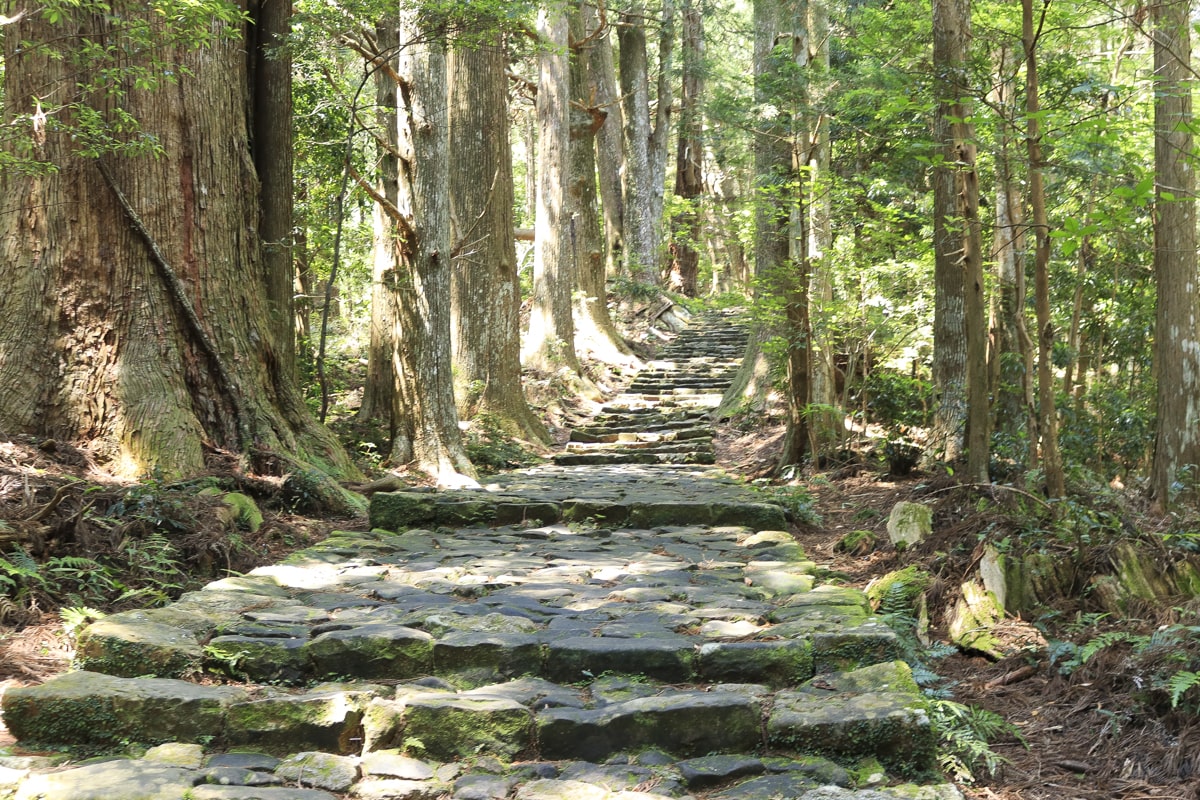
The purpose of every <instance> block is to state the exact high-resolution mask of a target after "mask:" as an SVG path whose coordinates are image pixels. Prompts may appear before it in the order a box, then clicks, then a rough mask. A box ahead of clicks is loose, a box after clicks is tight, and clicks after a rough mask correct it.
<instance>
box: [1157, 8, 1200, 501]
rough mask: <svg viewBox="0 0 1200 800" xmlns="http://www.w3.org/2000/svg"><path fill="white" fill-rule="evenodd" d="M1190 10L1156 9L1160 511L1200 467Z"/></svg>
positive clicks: (1198, 351)
mask: <svg viewBox="0 0 1200 800" xmlns="http://www.w3.org/2000/svg"><path fill="white" fill-rule="evenodd" d="M1190 5H1191V4H1190V3H1189V2H1187V0H1163V2H1160V3H1156V4H1155V5H1154V6H1153V9H1154V11H1153V13H1154V172H1155V181H1154V183H1155V221H1154V272H1155V277H1156V281H1157V297H1158V310H1157V314H1156V321H1155V337H1154V343H1155V349H1154V364H1155V368H1156V369H1157V371H1158V422H1157V433H1156V436H1155V440H1154V462H1153V465H1152V467H1151V471H1150V493H1151V497H1152V498H1153V501H1154V507H1155V509H1156V510H1158V511H1159V512H1162V511H1165V510H1166V509H1167V508H1168V506H1169V505H1170V502H1171V487H1172V484H1173V483H1174V482H1175V481H1176V480H1177V478H1178V476H1179V472H1180V470H1181V469H1184V468H1191V469H1193V470H1194V469H1195V467H1196V466H1197V465H1198V464H1200V419H1197V417H1198V416H1200V410H1198V408H1197V406H1198V405H1200V402H1198V400H1200V341H1198V337H1200V332H1198V331H1197V322H1196V303H1197V299H1198V298H1197V287H1196V281H1197V274H1196V273H1197V271H1196V200H1195V197H1196V176H1195V171H1194V168H1193V166H1192V164H1191V159H1192V157H1193V155H1194V153H1193V151H1192V146H1193V137H1192V124H1193V120H1192V83H1191V82H1192V72H1191V57H1192V43H1191V30H1190V20H1189V11H1190ZM1194 479H1195V473H1194V472H1193V475H1192V480H1194Z"/></svg>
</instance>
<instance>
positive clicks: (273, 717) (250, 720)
mask: <svg viewBox="0 0 1200 800" xmlns="http://www.w3.org/2000/svg"><path fill="white" fill-rule="evenodd" d="M376 696H378V690H376V689H372V688H368V687H358V688H355V687H353V686H341V685H339V686H328V687H317V688H315V689H312V690H310V691H307V692H300V693H285V692H271V693H268V694H267V695H266V696H263V697H257V698H255V699H253V700H247V701H245V702H240V703H234V704H233V705H231V706H230V708H229V714H228V723H227V734H226V740H227V741H228V743H229V744H231V745H234V746H238V745H252V746H254V747H256V748H262V749H264V750H266V751H268V752H271V753H276V754H280V755H283V754H287V753H295V752H298V751H302V750H324V751H327V752H333V753H342V754H344V755H348V754H350V753H353V752H356V751H357V750H358V749H359V747H360V746H361V743H360V742H359V740H358V734H359V727H360V725H361V724H362V718H363V714H364V712H365V711H366V709H367V706H368V705H369V704H370V702H371V700H373V699H374V698H375V697H376Z"/></svg>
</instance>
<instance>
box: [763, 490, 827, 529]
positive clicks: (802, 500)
mask: <svg viewBox="0 0 1200 800" xmlns="http://www.w3.org/2000/svg"><path fill="white" fill-rule="evenodd" d="M754 488H756V489H757V490H758V491H760V492H762V493H763V494H765V495H766V499H767V500H768V502H772V503H775V504H776V505H779V506H782V507H783V510H784V511H786V512H787V514H788V516H789V517H790V518H791V519H793V520H795V521H796V522H798V523H800V524H802V525H810V526H813V527H816V526H818V525H820V524H821V515H820V514H819V513H818V512H817V498H816V497H814V496H813V493H812V492H811V491H809V490H808V488H807V487H805V486H799V485H788V486H769V487H762V486H755V487H754Z"/></svg>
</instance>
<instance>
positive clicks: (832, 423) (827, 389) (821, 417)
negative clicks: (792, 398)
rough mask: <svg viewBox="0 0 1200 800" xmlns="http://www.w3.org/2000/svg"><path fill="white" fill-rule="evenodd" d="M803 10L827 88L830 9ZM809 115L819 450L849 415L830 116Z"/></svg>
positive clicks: (810, 67) (808, 6)
mask: <svg viewBox="0 0 1200 800" xmlns="http://www.w3.org/2000/svg"><path fill="white" fill-rule="evenodd" d="M801 11H802V13H803V14H804V16H805V18H806V19H807V24H805V25H804V26H803V28H800V29H801V30H803V31H804V33H805V39H804V40H803V41H802V42H799V43H797V45H798V50H799V52H800V53H801V54H804V58H805V59H806V60H805V63H804V67H805V69H806V70H807V71H808V73H809V75H810V77H809V83H810V85H814V86H822V85H823V84H824V83H825V82H827V81H828V72H829V35H830V31H829V8H828V4H827V3H826V2H825V0H804V2H803V3H802V4H801ZM809 106H810V107H809V109H808V111H807V113H806V114H805V123H804V127H805V129H806V131H807V134H806V136H807V141H808V153H807V162H806V166H807V169H806V170H805V172H806V175H807V180H808V187H809V198H808V203H807V207H808V229H807V238H808V262H809V275H810V278H809V291H808V305H809V329H810V338H809V341H810V353H809V374H810V378H809V380H810V383H811V389H810V392H809V395H810V397H809V400H810V404H811V408H810V410H809V411H810V413H809V414H808V429H809V447H810V449H811V451H812V452H813V453H814V454H821V453H824V452H827V451H829V450H831V449H834V448H836V447H837V446H839V444H840V443H841V441H842V439H843V438H844V436H845V425H844V414H843V413H842V412H841V411H840V410H838V409H837V408H836V406H837V405H838V396H837V381H836V379H835V377H834V376H835V370H836V367H835V365H834V355H835V348H836V344H835V343H834V341H833V338H832V334H831V333H830V331H829V328H828V326H827V324H826V323H827V321H828V318H829V309H830V307H831V306H832V304H833V281H832V275H831V265H830V264H829V263H828V262H827V260H826V255H827V254H828V252H829V249H830V247H832V245H833V221H832V214H833V208H832V201H831V198H830V193H829V181H828V177H827V176H828V175H829V170H830V161H831V158H832V145H831V142H830V133H829V123H828V119H827V118H826V116H825V114H824V113H823V112H822V111H821V110H820V109H817V108H813V107H812V103H811V101H810V102H809Z"/></svg>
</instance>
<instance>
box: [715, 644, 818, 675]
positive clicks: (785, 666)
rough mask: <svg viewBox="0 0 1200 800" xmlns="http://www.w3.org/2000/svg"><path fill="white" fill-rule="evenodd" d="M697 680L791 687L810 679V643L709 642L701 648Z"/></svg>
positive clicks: (811, 662) (811, 665)
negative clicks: (698, 678) (698, 677)
mask: <svg viewBox="0 0 1200 800" xmlns="http://www.w3.org/2000/svg"><path fill="white" fill-rule="evenodd" d="M699 664H700V678H701V679H702V680H706V681H712V682H715V683H745V682H750V683H765V684H768V685H771V686H794V685H796V684H798V683H801V682H803V681H805V680H808V679H809V678H811V677H812V675H813V656H812V643H811V642H809V641H807V640H805V639H777V640H773V641H763V642H710V643H708V644H705V645H702V646H701V647H700V654H699Z"/></svg>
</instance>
